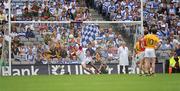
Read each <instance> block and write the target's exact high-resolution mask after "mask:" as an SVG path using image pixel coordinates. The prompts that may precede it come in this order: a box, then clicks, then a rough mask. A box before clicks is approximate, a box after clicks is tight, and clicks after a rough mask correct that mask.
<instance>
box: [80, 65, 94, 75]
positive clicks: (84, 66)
mask: <svg viewBox="0 0 180 91" xmlns="http://www.w3.org/2000/svg"><path fill="white" fill-rule="evenodd" d="M81 66H82V68H83V69H85V70H86V71H87V72H89V73H90V74H93V72H92V71H91V70H90V69H89V68H87V67H86V64H81Z"/></svg>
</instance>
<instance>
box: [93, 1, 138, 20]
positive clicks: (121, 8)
mask: <svg viewBox="0 0 180 91" xmlns="http://www.w3.org/2000/svg"><path fill="white" fill-rule="evenodd" d="M94 2H95V5H94V6H95V9H96V10H97V11H98V12H99V14H102V16H103V17H104V18H105V19H106V20H113V21H140V20H141V2H140V0H94Z"/></svg>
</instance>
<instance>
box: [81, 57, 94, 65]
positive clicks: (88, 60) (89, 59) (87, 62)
mask: <svg viewBox="0 0 180 91" xmlns="http://www.w3.org/2000/svg"><path fill="white" fill-rule="evenodd" d="M91 60H92V58H90V57H86V58H85V59H84V60H83V61H82V62H81V64H89V63H90V62H91Z"/></svg>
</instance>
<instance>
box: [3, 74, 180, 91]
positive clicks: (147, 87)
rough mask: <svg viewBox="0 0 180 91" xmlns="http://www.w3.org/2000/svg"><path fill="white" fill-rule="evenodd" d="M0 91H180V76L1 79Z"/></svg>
mask: <svg viewBox="0 0 180 91" xmlns="http://www.w3.org/2000/svg"><path fill="white" fill-rule="evenodd" d="M0 91H180V74H172V75H168V74H156V76H154V77H145V76H141V77H140V76H138V75H62V76H23V77H22V76H21V77H0Z"/></svg>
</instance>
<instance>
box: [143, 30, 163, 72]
mask: <svg viewBox="0 0 180 91" xmlns="http://www.w3.org/2000/svg"><path fill="white" fill-rule="evenodd" d="M151 32H152V34H147V35H146V36H144V40H145V56H144V57H145V73H146V74H148V75H149V74H150V75H152V74H154V73H155V62H156V54H155V50H156V49H158V48H159V46H160V44H161V43H160V40H159V38H158V36H157V35H156V32H157V31H156V30H155V29H152V30H151ZM151 67H152V69H151Z"/></svg>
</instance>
